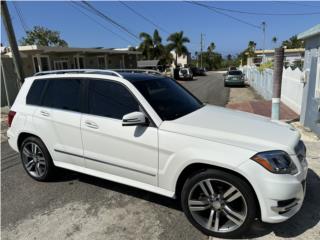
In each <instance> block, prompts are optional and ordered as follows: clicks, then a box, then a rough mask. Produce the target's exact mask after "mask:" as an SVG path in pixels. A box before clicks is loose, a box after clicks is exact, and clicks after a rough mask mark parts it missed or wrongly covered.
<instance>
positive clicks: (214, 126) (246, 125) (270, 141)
mask: <svg viewBox="0 0 320 240" xmlns="http://www.w3.org/2000/svg"><path fill="white" fill-rule="evenodd" d="M160 130H164V131H170V132H175V133H179V134H184V135H188V136H193V137H197V138H202V139H205V140H209V141H215V142H219V143H224V144H228V145H233V146H238V147H242V148H247V149H250V150H253V151H257V152H260V151H268V150H283V151H286V152H288V153H289V154H294V147H295V146H296V144H297V143H298V141H299V139H300V134H299V132H298V131H297V130H296V129H295V128H293V127H292V126H291V125H289V124H286V123H283V122H280V121H271V120H270V119H269V118H266V117H262V116H260V115H255V114H252V113H247V112H242V111H237V110H231V109H227V108H223V107H217V106H212V105H205V106H204V107H202V108H200V109H198V110H196V111H194V112H192V113H190V114H188V115H186V116H183V117H181V118H178V119H176V120H173V121H164V122H163V123H162V124H161V126H160Z"/></svg>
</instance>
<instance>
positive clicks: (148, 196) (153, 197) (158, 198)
mask: <svg viewBox="0 0 320 240" xmlns="http://www.w3.org/2000/svg"><path fill="white" fill-rule="evenodd" d="M58 172H59V173H58V174H57V177H55V178H54V179H53V180H52V182H61V181H72V180H78V181H80V182H83V183H86V184H91V185H94V186H96V187H100V188H105V189H108V190H111V191H114V192H118V193H122V194H126V195H130V196H132V197H135V198H140V199H143V200H146V201H149V202H153V203H156V204H159V205H162V206H165V207H168V208H172V209H175V210H181V207H180V204H179V203H178V201H176V200H175V199H171V198H168V197H165V196H162V195H158V194H155V193H152V192H148V191H144V190H141V189H137V188H134V187H130V186H127V185H124V184H120V183H116V182H112V181H108V180H104V179H101V178H97V177H93V176H89V175H85V174H81V173H77V172H73V171H69V170H65V169H59V171H58Z"/></svg>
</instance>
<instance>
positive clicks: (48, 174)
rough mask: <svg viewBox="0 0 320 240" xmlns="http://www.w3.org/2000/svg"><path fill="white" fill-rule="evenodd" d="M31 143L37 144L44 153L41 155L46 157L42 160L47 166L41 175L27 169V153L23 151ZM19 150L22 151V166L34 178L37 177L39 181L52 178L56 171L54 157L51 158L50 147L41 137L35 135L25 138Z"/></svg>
mask: <svg viewBox="0 0 320 240" xmlns="http://www.w3.org/2000/svg"><path fill="white" fill-rule="evenodd" d="M30 144H36V145H37V147H39V148H40V150H41V154H42V155H41V156H43V158H44V160H42V161H43V162H44V163H45V166H46V167H45V168H44V169H43V172H42V174H41V175H39V176H37V175H35V174H32V173H31V172H30V171H29V170H28V169H27V166H26V164H25V161H26V155H25V154H24V153H23V150H24V148H25V147H26V146H27V145H30ZM19 151H20V157H21V162H22V166H23V168H24V169H25V171H26V172H27V173H28V175H29V176H30V177H32V178H33V179H35V180H37V181H41V182H45V181H49V180H51V179H52V177H53V175H54V172H55V166H54V164H53V161H52V158H51V155H50V153H49V151H48V149H47V148H46V146H45V144H44V143H43V142H42V141H41V139H39V138H37V137H33V136H31V137H27V138H26V139H25V140H23V142H22V144H21V146H20V149H19Z"/></svg>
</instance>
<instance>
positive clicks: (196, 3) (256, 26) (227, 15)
mask: <svg viewBox="0 0 320 240" xmlns="http://www.w3.org/2000/svg"><path fill="white" fill-rule="evenodd" d="M185 2H187V3H190V4H194V5H198V6H200V7H204V8H206V9H208V10H210V11H213V12H215V13H218V14H220V15H224V16H226V17H229V18H232V19H233V20H236V21H238V22H241V23H243V24H246V25H248V26H251V27H254V28H258V29H261V27H260V26H259V25H256V24H253V23H250V22H247V21H244V20H242V19H240V18H237V17H234V16H231V15H229V14H227V13H224V12H221V11H219V10H217V9H215V8H214V7H212V6H209V5H206V4H203V3H199V2H193V1H185Z"/></svg>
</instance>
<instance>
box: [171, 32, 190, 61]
mask: <svg viewBox="0 0 320 240" xmlns="http://www.w3.org/2000/svg"><path fill="white" fill-rule="evenodd" d="M167 41H168V42H169V44H168V46H167V47H168V49H169V50H170V51H171V50H174V51H175V53H176V59H175V65H176V66H177V65H178V56H179V57H180V56H181V55H186V54H188V49H187V47H186V46H185V45H184V44H185V43H189V42H190V40H189V38H187V37H185V36H183V31H180V32H175V33H172V34H171V35H170V36H169V37H168V39H167Z"/></svg>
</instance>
